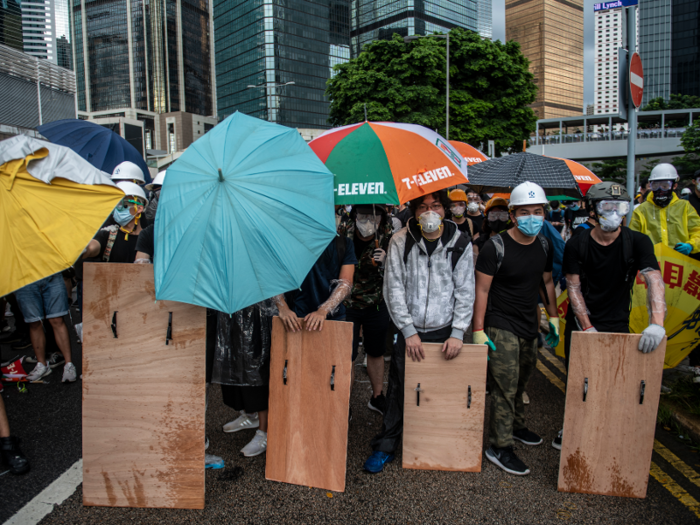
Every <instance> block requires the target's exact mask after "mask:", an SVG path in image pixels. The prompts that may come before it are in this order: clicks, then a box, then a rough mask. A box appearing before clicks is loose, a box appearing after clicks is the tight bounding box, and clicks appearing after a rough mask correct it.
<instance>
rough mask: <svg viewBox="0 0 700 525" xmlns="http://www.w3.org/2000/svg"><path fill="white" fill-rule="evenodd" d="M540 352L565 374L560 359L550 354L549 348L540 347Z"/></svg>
mask: <svg viewBox="0 0 700 525" xmlns="http://www.w3.org/2000/svg"><path fill="white" fill-rule="evenodd" d="M540 354H542V355H543V356H544V358H545V359H546V360H547V361H549V362H550V363H552V364H553V365H554V366H555V367H556V368H557V370H559V371H560V372H561V373H562V374H564V375H566V367H565V366H564V365H563V363H562V362H561V360H560V359H558V358H556V357H554V356H553V355H552V354H550V353H549V350H546V349H544V348H541V349H540Z"/></svg>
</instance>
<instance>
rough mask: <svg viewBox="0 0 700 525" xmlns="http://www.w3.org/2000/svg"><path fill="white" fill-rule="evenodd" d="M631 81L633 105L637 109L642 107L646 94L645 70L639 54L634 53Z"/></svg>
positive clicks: (631, 62)
mask: <svg viewBox="0 0 700 525" xmlns="http://www.w3.org/2000/svg"><path fill="white" fill-rule="evenodd" d="M629 79H630V93H631V95H632V103H633V104H634V107H635V108H638V107H639V106H641V105H642V95H643V94H644V69H643V68H642V59H641V58H640V56H639V53H632V58H631V59H630V76H629Z"/></svg>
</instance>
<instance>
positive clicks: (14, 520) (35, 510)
mask: <svg viewBox="0 0 700 525" xmlns="http://www.w3.org/2000/svg"><path fill="white" fill-rule="evenodd" d="M82 482H83V460H82V458H81V459H79V460H78V461H76V462H75V463H74V464H73V466H72V467H70V468H69V469H68V470H66V471H65V472H64V473H63V474H61V476H60V477H59V478H58V479H57V480H56V481H54V482H53V483H51V485H49V486H48V487H46V488H45V489H44V490H42V491H41V493H40V494H39V495H38V496H36V497H35V498H34V499H33V500H32V501H30V502H29V503H27V504H26V505H25V506H24V507H22V508H21V509H20V510H19V511H18V512H17V514H15V515H14V516H12V517H11V518H10V519H9V520H7V521H6V522H5V523H4V524H3V525H36V524H37V523H39V522H40V521H41V520H42V519H43V518H44V516H46V515H47V514H49V513H50V512H51V511H52V510H53V508H54V505H60V504H61V503H63V502H64V501H65V500H66V499H67V498H69V497H70V496H71V495H72V494H73V493H74V492H75V489H77V488H78V485H80V484H81V483H82Z"/></svg>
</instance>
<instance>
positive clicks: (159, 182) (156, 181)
mask: <svg viewBox="0 0 700 525" xmlns="http://www.w3.org/2000/svg"><path fill="white" fill-rule="evenodd" d="M166 171H168V170H163V171H160V172H158V175H156V178H155V179H153V181H152V182H151V183H150V184H146V185H145V186H144V188H146V189H147V190H148V191H153V186H162V185H163V181H164V180H165V172H166Z"/></svg>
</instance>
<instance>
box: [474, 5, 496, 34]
mask: <svg viewBox="0 0 700 525" xmlns="http://www.w3.org/2000/svg"><path fill="white" fill-rule="evenodd" d="M492 19H493V6H492V5H491V0H476V30H477V32H478V33H479V34H480V35H481V36H483V37H484V38H488V39H491V37H492V36H493V21H492Z"/></svg>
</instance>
